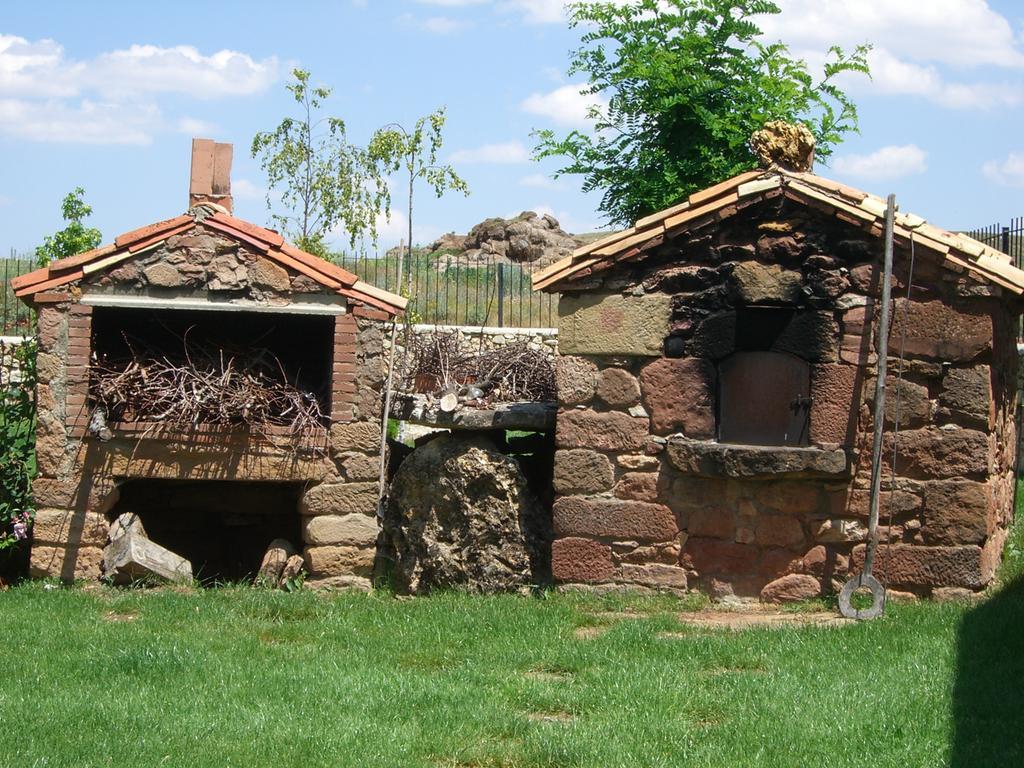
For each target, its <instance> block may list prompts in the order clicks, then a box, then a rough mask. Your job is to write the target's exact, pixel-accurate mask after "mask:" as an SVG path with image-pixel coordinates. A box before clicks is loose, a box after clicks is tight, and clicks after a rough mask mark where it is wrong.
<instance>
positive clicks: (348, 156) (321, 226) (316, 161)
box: [251, 69, 390, 257]
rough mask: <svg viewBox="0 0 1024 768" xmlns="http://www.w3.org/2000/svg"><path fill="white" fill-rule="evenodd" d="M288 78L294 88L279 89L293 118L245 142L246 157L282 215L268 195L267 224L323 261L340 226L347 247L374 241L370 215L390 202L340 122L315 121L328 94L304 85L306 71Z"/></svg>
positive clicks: (364, 154)
mask: <svg viewBox="0 0 1024 768" xmlns="http://www.w3.org/2000/svg"><path fill="white" fill-rule="evenodd" d="M292 76H293V77H294V78H295V81H294V82H292V83H289V84H288V85H287V86H286V87H287V88H288V91H289V92H290V93H291V94H292V96H293V98H294V99H295V102H296V104H298V105H299V110H298V112H299V114H298V116H297V117H286V118H285V119H284V120H282V121H281V122H280V124H279V125H278V126H277V128H275V129H274V130H273V131H261V132H259V133H257V134H256V136H255V137H254V138H253V140H252V148H251V151H252V156H253V157H254V158H256V157H258V158H260V166H261V167H262V168H263V170H264V172H265V173H266V174H267V182H268V185H269V188H270V190H271V191H272V190H277V193H278V195H279V198H280V203H281V206H282V207H283V209H284V211H283V212H278V213H274V212H273V211H274V206H273V200H272V196H271V192H269V191H268V194H267V208H268V209H269V210H270V211H271V218H272V220H273V221H274V222H275V224H276V225H277V226H278V227H279V228H280V229H281V230H282V231H283V232H284V233H285V234H286V235H287V236H288V237H289V238H290V239H291V240H292V241H293V242H295V244H296V245H298V246H299V247H300V248H302V249H303V250H305V251H308V252H310V253H314V254H317V255H318V256H325V257H326V255H327V245H326V237H327V235H328V233H330V232H331V231H332V230H334V229H335V228H336V227H338V226H339V225H340V226H341V227H342V228H343V229H345V230H346V231H347V232H348V235H349V242H350V244H351V245H355V243H356V241H357V240H359V239H360V238H363V237H367V236H368V237H369V238H370V239H371V240H376V236H377V230H376V222H377V215H378V213H379V212H380V211H381V210H387V209H388V206H389V202H390V200H389V196H388V189H387V184H386V181H385V179H384V178H383V177H382V176H381V175H380V174H379V173H377V170H376V166H375V165H374V163H373V162H372V161H371V160H370V158H369V156H368V155H367V152H366V150H365V149H362V148H360V147H358V146H356V145H354V144H351V143H349V141H348V138H347V133H346V129H345V122H344V121H343V120H342V119H341V118H338V117H331V116H328V115H324V114H322V111H323V107H324V102H325V101H326V100H327V99H328V98H329V97H330V95H331V89H330V88H325V87H322V86H320V87H314V86H313V85H311V84H310V73H309V72H307V71H305V70H301V69H295V70H293V71H292Z"/></svg>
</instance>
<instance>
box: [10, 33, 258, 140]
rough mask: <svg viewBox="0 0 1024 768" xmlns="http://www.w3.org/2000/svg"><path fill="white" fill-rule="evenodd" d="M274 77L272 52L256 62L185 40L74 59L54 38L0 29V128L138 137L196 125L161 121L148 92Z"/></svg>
mask: <svg viewBox="0 0 1024 768" xmlns="http://www.w3.org/2000/svg"><path fill="white" fill-rule="evenodd" d="M277 76H278V61H277V59H276V57H273V56H272V57H269V58H267V59H263V60H260V61H257V60H254V59H253V58H252V57H250V56H248V55H247V54H244V53H239V52H237V51H231V50H226V49H225V50H221V51H217V52H215V53H212V54H210V55H204V54H202V53H200V52H199V51H198V50H197V49H196V48H194V47H192V46H186V45H182V46H175V47H171V48H163V47H159V46H154V45H132V46H129V47H128V48H124V49H119V50H114V51H108V52H104V53H100V54H99V55H97V56H95V57H94V58H91V59H83V60H77V61H76V60H72V59H69V58H67V57H66V56H65V53H64V49H63V47H62V46H61V45H60V44H59V43H57V42H55V41H53V40H48V39H44V40H37V41H29V40H26V39H25V38H23V37H18V36H15V35H0V103H2V107H0V131H3V132H4V133H7V134H8V135H12V136H17V137H19V138H24V139H29V140H34V141H56V142H77V143H97V144H125V143H129V144H144V143H148V142H149V141H151V140H152V137H153V135H154V134H155V133H156V132H158V131H160V130H174V129H178V130H184V131H186V132H189V131H191V130H192V129H191V128H188V127H187V126H188V125H189V124H192V125H195V121H194V119H193V118H188V117H183V118H179V119H177V120H171V121H170V122H169V123H165V122H164V120H163V119H162V114H161V110H160V108H159V107H158V106H157V104H156V103H154V101H153V97H155V96H157V95H159V94H168V93H173V94H182V95H185V96H189V97H192V98H200V99H214V98H223V97H226V96H244V95H250V94H254V93H258V92H261V91H263V90H265V89H266V88H268V87H269V86H270V85H271V84H272V83H273V82H274V81H275V80H276V79H277ZM204 129H206V130H208V129H209V126H204Z"/></svg>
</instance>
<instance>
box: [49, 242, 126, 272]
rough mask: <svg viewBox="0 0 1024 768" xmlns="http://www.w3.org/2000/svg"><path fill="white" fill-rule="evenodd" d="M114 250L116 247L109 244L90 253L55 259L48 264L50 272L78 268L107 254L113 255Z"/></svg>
mask: <svg viewBox="0 0 1024 768" xmlns="http://www.w3.org/2000/svg"><path fill="white" fill-rule="evenodd" d="M116 250H117V246H116V245H114V244H113V243H110V244H109V245H101V246H100V247H99V248H93V249H92V250H91V251H85V252H84V253H79V254H77V255H75V256H68V257H66V258H63V259H57V261H51V262H50V264H49V267H50V272H51V273H53V272H63V271H64V270H66V269H74V268H75V267H80V266H82V265H83V264H85V263H86V262H89V261H92V260H93V259H98V258H100V257H102V256H106V255H107V254H108V253H113V252H114V251H116Z"/></svg>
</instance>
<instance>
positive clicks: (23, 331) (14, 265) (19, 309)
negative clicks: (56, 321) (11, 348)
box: [0, 248, 36, 336]
mask: <svg viewBox="0 0 1024 768" xmlns="http://www.w3.org/2000/svg"><path fill="white" fill-rule="evenodd" d="M3 261H4V266H3V281H4V283H3V286H4V292H3V298H2V300H0V303H2V305H3V306H2V307H0V315H2V317H3V329H2V331H0V335H2V336H28V335H30V334H31V333H32V332H33V326H34V325H35V317H34V316H33V313H32V310H30V309H29V308H28V306H26V305H25V303H24V302H23V301H21V300H20V299H18V298H17V297H16V296H15V295H14V289H13V288H11V278H13V277H17V276H18V275H23V274H25V273H26V272H31V271H32V270H33V269H35V266H36V262H35V259H34V258H33V257H32V256H30V255H28V254H25V253H22V254H19V253H17V252H16V251H15V250H14V249H13V248H12V249H11V250H10V252H9V253H8V256H7V258H5V259H4V260H3Z"/></svg>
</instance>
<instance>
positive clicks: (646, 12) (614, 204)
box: [534, 0, 870, 224]
mask: <svg viewBox="0 0 1024 768" xmlns="http://www.w3.org/2000/svg"><path fill="white" fill-rule="evenodd" d="M779 12H780V10H779V7H778V6H777V5H776V4H775V3H774V2H771V1H770V0H634V2H631V3H630V4H626V5H620V4H618V3H611V2H578V3H573V4H572V5H571V6H570V25H571V26H572V27H577V26H580V27H582V29H583V30H584V31H583V34H582V36H581V43H582V45H581V47H580V48H579V49H577V50H576V51H574V52H573V53H572V54H571V66H570V68H569V74H570V75H574V74H584V75H586V76H587V78H588V83H587V85H585V86H584V87H583V89H582V93H585V94H588V95H591V96H593V97H594V98H595V102H597V104H596V105H595V106H594V107H592V108H591V110H590V113H589V117H590V122H591V123H592V129H593V130H592V131H591V132H589V133H584V132H581V131H572V132H570V133H569V134H568V135H566V136H561V137H559V136H556V135H555V133H554V132H553V131H550V130H542V131H536V132H535V133H534V136H535V137H536V138H537V140H538V145H537V147H536V150H535V156H536V157H538V158H544V157H559V158H564V162H565V165H564V166H563V167H562V168H561V169H559V171H558V175H561V174H580V175H582V176H583V189H584V190H586V191H590V190H600V191H601V192H602V193H603V197H602V199H601V203H600V206H599V210H600V211H601V212H603V213H604V214H605V215H606V216H607V217H608V219H609V220H610V221H611V222H613V223H617V224H629V223H632V222H633V221H636V220H637V219H638V218H640V217H642V216H645V215H647V214H649V213H652V212H654V211H658V210H661V209H663V208H665V207H667V206H670V205H672V204H673V203H676V202H678V200H679V199H681V198H683V197H685V196H687V195H689V194H691V193H692V192H694V191H696V190H698V189H701V188H703V187H706V186H708V185H709V184H712V183H715V182H718V181H722V180H723V179H726V178H729V177H731V176H734V175H736V174H737V173H740V172H742V171H745V170H750V169H752V168H754V167H755V166H756V160H755V158H754V155H753V153H752V152H751V150H750V145H749V140H750V137H751V135H752V134H753V133H754V131H756V130H758V129H759V128H761V127H762V126H763V125H764V124H765V123H766V122H768V121H770V120H785V121H787V122H801V123H803V124H804V125H806V126H807V127H808V129H810V131H811V133H813V134H814V136H815V138H816V140H817V149H816V155H817V157H818V158H819V159H821V160H826V159H827V158H828V157H829V155H830V154H831V153H832V150H833V148H834V147H835V145H836V144H837V143H838V142H839V141H840V140H841V139H842V137H843V135H844V134H845V133H847V132H849V131H856V130H857V109H856V106H855V105H854V104H853V102H852V101H851V100H850V99H849V98H848V97H847V96H846V94H845V93H844V92H843V91H842V90H840V89H839V87H838V86H837V85H836V78H837V76H838V75H840V74H841V73H844V72H860V73H863V74H866V75H869V76H870V73H869V70H868V64H867V53H868V51H869V50H870V48H869V46H867V45H862V46H858V47H857V48H856V49H855V50H854V51H853V52H852V53H849V54H848V53H846V52H844V51H843V50H842V49H841V48H839V47H838V46H833V47H832V48H831V49H830V50H829V56H828V59H827V61H826V64H825V68H824V72H823V76H822V77H821V79H818V80H816V79H815V78H814V77H812V75H811V74H810V72H809V71H808V66H807V63H806V62H805V61H803V60H802V59H797V58H793V57H791V56H790V54H789V51H788V49H787V48H786V46H785V45H783V44H782V43H779V42H775V43H765V42H762V41H761V39H760V38H761V29H760V28H759V27H758V26H757V24H756V23H755V22H754V21H753V20H752V18H751V17H754V16H757V15H761V14H777V13H779Z"/></svg>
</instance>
